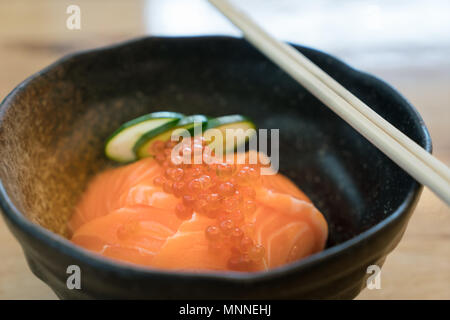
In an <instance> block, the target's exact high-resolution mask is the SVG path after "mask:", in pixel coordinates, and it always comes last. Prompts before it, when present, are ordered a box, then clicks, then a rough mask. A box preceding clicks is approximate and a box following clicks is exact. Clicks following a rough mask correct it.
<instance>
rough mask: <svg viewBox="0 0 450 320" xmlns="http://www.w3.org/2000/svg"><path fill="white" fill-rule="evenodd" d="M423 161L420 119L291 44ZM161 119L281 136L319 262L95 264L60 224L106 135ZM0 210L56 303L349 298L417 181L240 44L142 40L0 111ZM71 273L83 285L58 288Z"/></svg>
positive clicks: (388, 94)
mask: <svg viewBox="0 0 450 320" xmlns="http://www.w3.org/2000/svg"><path fill="white" fill-rule="evenodd" d="M296 48H297V49H298V50H300V51H301V52H302V53H304V54H305V55H306V56H307V57H308V58H309V59H311V60H312V61H313V62H315V63H316V64H317V65H319V66H320V67H321V68H323V69H324V70H325V71H326V72H328V73H329V74H330V75H331V76H332V77H334V78H335V79H336V80H337V81H339V82H340V83H341V84H343V85H344V86H345V87H346V88H348V89H349V90H350V91H351V92H352V93H354V94H355V95H356V96H358V97H359V98H360V99H362V100H363V101H364V102H366V103H367V104H368V105H369V106H371V107H372V108H373V109H374V110H375V111H376V112H377V113H379V114H380V115H381V116H383V117H384V118H385V119H386V120H387V121H389V122H390V123H392V124H393V125H394V126H396V127H397V128H398V129H400V130H401V131H402V132H404V133H405V134H406V135H408V136H409V137H410V138H412V139H413V140H414V141H416V142H417V143H418V144H419V145H421V146H422V147H424V148H425V149H426V150H428V151H429V152H430V151H431V140H430V136H429V133H428V131H427V129H426V127H425V125H424V123H423V121H422V119H421V118H420V116H419V114H418V113H417V111H416V110H415V109H414V108H413V107H412V106H411V105H410V104H409V103H408V102H407V101H406V100H405V99H404V98H403V97H402V96H401V95H399V94H398V93H397V92H396V91H395V90H394V89H393V88H391V87H390V86H389V85H387V84H386V83H384V82H382V81H380V80H378V79H376V78H374V77H373V76H370V75H368V74H365V73H362V72H359V71H357V70H354V69H352V68H351V67H349V66H347V65H346V64H344V63H342V62H340V61H339V60H337V59H336V58H334V57H332V56H330V55H328V54H325V53H322V52H319V51H316V50H313V49H309V48H305V47H300V46H297V47H296ZM158 110H172V111H177V112H182V113H186V114H193V113H203V114H207V115H210V116H219V115H223V114H233V113H240V114H244V115H246V116H248V117H250V118H252V119H254V120H255V122H256V124H257V126H258V127H259V128H267V129H271V128H279V129H280V169H281V172H282V173H284V174H286V175H287V176H288V177H289V178H291V179H292V180H293V181H294V182H295V183H297V185H298V186H300V188H302V189H303V190H304V191H305V193H306V194H308V195H309V196H310V198H311V199H312V200H313V202H314V203H315V205H316V206H317V207H318V208H319V210H320V211H321V212H323V213H324V215H325V217H326V219H327V221H328V224H329V230H330V234H329V240H328V243H327V248H326V250H324V251H323V252H321V253H318V254H315V255H313V256H311V257H308V258H306V259H303V260H301V261H298V262H295V263H292V264H289V265H286V266H284V267H281V268H277V269H274V270H271V271H268V272H265V273H255V274H239V273H209V274H207V273H203V274H195V273H184V272H180V273H176V272H167V271H163V270H154V269H144V268H140V267H137V266H130V265H125V264H121V263H115V262H112V261H109V260H106V259H102V258H99V257H97V256H96V255H94V254H91V253H89V252H87V251H85V250H83V249H81V248H78V247H76V246H74V245H72V244H71V243H70V242H69V241H68V240H67V239H66V238H65V236H67V230H66V223H67V220H68V219H69V217H70V215H71V214H72V212H73V208H74V206H75V204H76V202H77V200H78V199H79V196H80V194H81V193H82V192H83V190H84V188H85V187H86V184H87V183H88V181H89V179H90V178H91V177H92V176H93V175H94V174H95V173H97V172H98V171H100V170H102V169H103V168H105V167H106V166H108V165H110V163H109V162H108V160H107V159H106V158H105V156H104V154H103V143H104V141H105V139H106V138H107V136H108V135H109V134H110V133H111V132H112V131H113V130H114V129H115V128H116V127H118V126H119V125H120V124H121V123H123V122H125V121H127V120H129V119H132V118H135V117H137V116H139V115H142V114H145V113H149V112H152V111H158ZM0 179H1V184H0V205H1V208H2V211H3V214H4V217H5V221H6V223H7V225H8V226H9V228H10V229H11V231H12V232H13V234H14V235H15V236H16V238H17V239H18V240H19V242H20V244H21V245H22V247H23V250H24V253H25V256H26V259H27V261H28V264H29V265H30V268H31V270H32V271H33V272H34V273H35V274H36V275H37V276H38V277H39V278H40V279H42V280H43V281H44V282H46V283H47V284H48V285H49V286H50V287H51V288H52V289H53V290H54V291H55V292H56V294H57V295H58V297H60V298H138V299H168V298H190V299H196V298H209V299H216V298H217V299H220V298H253V299H259V298H262V299H276V298H328V299H329V298H353V297H355V296H356V295H357V294H358V293H359V292H360V290H361V289H362V288H363V287H364V286H365V281H366V279H367V277H368V276H369V275H370V274H368V273H367V272H366V271H367V267H368V266H369V265H372V264H377V265H379V266H381V265H382V263H383V262H384V259H385V258H386V255H387V254H388V253H389V252H390V251H392V250H393V249H394V247H395V246H396V245H397V243H398V242H399V241H400V239H401V237H402V235H403V233H404V231H405V228H406V225H407V222H408V220H409V217H410V215H411V213H412V211H413V208H414V206H415V204H416V202H417V200H418V198H419V195H420V192H421V189H422V188H421V186H420V185H419V184H418V183H417V182H416V181H415V180H413V179H412V178H411V177H410V176H409V175H408V174H407V173H405V172H404V171H402V170H401V169H400V168H399V167H398V166H397V165H396V164H394V163H393V162H392V161H391V160H389V159H388V158H387V157H386V156H385V155H383V154H382V153H381V152H380V151H378V150H377V149H376V148H375V147H374V146H372V145H371V144H370V143H369V142H368V141H367V140H366V139H365V138H363V137H362V136H361V135H359V134H358V133H357V132H356V131H355V130H354V129H352V128H351V127H350V126H349V125H348V124H347V123H346V122H344V121H343V120H341V119H340V118H339V117H338V116H336V115H335V114H334V113H333V112H331V111H330V110H329V109H328V108H326V107H325V106H324V105H322V103H320V102H319V101H318V100H317V99H316V98H314V97H313V96H312V95H311V94H309V93H308V92H307V91H306V90H305V89H304V88H302V87H301V86H299V85H298V84H297V83H296V82H295V81H293V80H292V79H291V78H290V77H289V76H287V75H286V74H285V73H284V72H283V71H281V70H280V69H278V68H277V67H276V66H275V65H274V64H272V63H271V62H270V61H268V60H267V59H266V58H265V57H264V56H262V55H261V54H260V53H259V52H257V51H256V50H255V49H254V48H253V47H251V46H250V45H249V44H248V43H247V42H246V41H244V40H242V39H236V38H229V37H198V38H144V39H139V40H134V41H131V42H127V43H124V44H120V45H117V46H113V47H109V48H102V49H96V50H91V51H87V52H83V53H76V54H74V55H71V56H68V57H66V58H63V59H62V60H60V61H58V62H56V63H55V64H53V65H51V66H50V67H48V68H46V69H44V70H43V71H41V72H39V73H37V74H35V75H33V76H31V77H30V78H29V79H27V80H25V81H24V82H23V83H22V84H21V85H19V86H18V87H17V88H15V89H14V90H13V91H12V92H11V93H10V94H9V95H8V96H7V97H6V99H5V100H4V101H3V103H2V105H1V109H0ZM69 265H78V266H79V267H80V268H81V272H82V273H81V275H82V278H81V290H76V289H74V290H70V289H68V288H67V286H66V280H67V277H68V276H69V275H68V274H67V267H68V266H69Z"/></svg>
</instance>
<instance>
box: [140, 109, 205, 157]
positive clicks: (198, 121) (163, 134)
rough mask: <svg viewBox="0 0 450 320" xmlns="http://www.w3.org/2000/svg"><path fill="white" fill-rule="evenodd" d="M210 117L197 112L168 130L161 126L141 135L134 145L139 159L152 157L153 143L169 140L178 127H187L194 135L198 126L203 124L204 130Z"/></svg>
mask: <svg viewBox="0 0 450 320" xmlns="http://www.w3.org/2000/svg"><path fill="white" fill-rule="evenodd" d="M208 119H209V118H208V117H207V116H204V115H201V114H196V115H192V116H187V117H184V118H183V119H181V120H180V122H178V123H177V125H176V126H175V127H170V128H167V129H166V130H160V128H156V129H154V130H150V131H148V132H146V133H145V134H144V135H142V136H141V138H140V139H139V140H138V141H137V142H136V144H135V145H134V147H133V150H134V152H135V153H136V155H137V157H138V158H139V159H141V158H146V157H152V156H154V154H153V152H152V150H151V145H152V144H153V143H154V142H155V141H157V140H161V141H168V140H169V139H170V137H171V136H172V133H173V132H174V131H175V130H176V129H186V130H188V131H189V133H190V134H191V136H192V135H194V131H195V128H196V127H198V126H201V127H202V128H201V129H202V130H203V128H204V127H205V125H206V123H207V122H208Z"/></svg>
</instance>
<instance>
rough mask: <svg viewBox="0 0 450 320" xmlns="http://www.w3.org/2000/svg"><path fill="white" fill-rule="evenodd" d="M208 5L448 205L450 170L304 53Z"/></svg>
mask: <svg viewBox="0 0 450 320" xmlns="http://www.w3.org/2000/svg"><path fill="white" fill-rule="evenodd" d="M208 1H209V2H210V3H211V4H212V5H214V6H215V7H216V8H217V9H218V10H219V11H220V12H222V13H223V14H224V15H225V16H226V17H227V18H228V19H229V20H230V21H231V22H232V23H233V24H234V25H235V26H236V27H238V28H239V29H240V30H241V31H242V32H243V34H244V36H245V38H246V39H247V40H248V41H249V42H250V43H252V44H253V45H254V46H255V47H256V48H257V49H259V50H260V51H261V52H262V53H264V54H265V55H266V56H267V57H268V58H269V59H270V60H272V62H274V63H275V64H277V65H278V66H279V67H280V68H281V69H283V70H284V71H285V72H287V73H288V74H289V75H290V76H291V77H292V78H294V79H295V80H296V81H297V82H298V83H299V84H301V85H302V86H304V87H305V88H306V89H307V90H308V91H310V92H311V93H312V94H313V95H314V96H315V97H316V98H318V99H319V100H320V101H321V102H323V103H324V104H325V105H326V106H328V107H329V108H330V109H331V110H333V111H334V112H335V113H336V114H337V115H339V116H340V117H341V118H342V119H344V120H345V121H346V122H347V123H349V124H350V125H351V126H352V127H353V128H354V129H356V130H357V131H358V132H359V133H360V134H361V135H363V136H364V137H365V138H366V139H367V140H369V141H370V142H371V143H372V144H374V145H375V146H376V147H377V148H378V149H380V150H381V151H382V152H383V153H384V154H386V155H387V156H388V157H389V158H391V159H392V160H393V161H394V162H395V163H397V165H399V166H400V167H401V168H402V169H403V170H405V171H406V172H408V173H409V174H410V175H411V176H412V177H413V178H415V179H416V180H417V181H418V182H420V183H422V184H423V185H425V186H427V187H429V188H430V189H431V190H432V191H433V192H434V193H435V194H436V195H437V196H439V197H440V198H441V199H442V200H443V201H445V202H446V203H447V205H450V169H449V168H448V167H447V166H446V165H445V164H443V163H442V162H441V161H439V160H438V159H436V158H435V157H433V156H432V155H431V154H429V153H428V152H426V151H425V150H424V149H423V148H421V147H420V146H419V145H418V144H416V143H415V142H414V141H412V140H411V139H410V138H408V137H407V136H406V135H404V134H403V133H402V132H401V131H400V130H398V129H397V128H395V127H394V126H392V125H391V124H390V123H389V122H387V121H386V120H384V119H383V118H382V117H381V116H380V115H378V114H377V113H376V112H375V111H373V110H372V109H371V108H370V107H369V106H367V105H366V104H365V103H364V102H362V101H361V100H360V99H358V98H357V97H356V96H354V95H353V94H352V93H351V92H350V91H348V90H347V89H345V88H344V87H343V86H342V85H341V84H339V83H338V82H337V81H336V80H334V79H333V78H332V77H330V76H329V75H328V74H327V73H325V72H324V71H323V70H322V69H320V68H319V67H318V66H317V65H315V64H314V63H313V62H312V61H310V60H309V59H308V58H306V57H305V56H304V55H303V54H301V53H300V52H298V51H297V50H296V49H294V48H293V47H292V46H290V45H289V44H287V43H284V42H281V41H279V40H277V39H275V38H273V37H272V36H271V35H269V34H268V33H267V32H266V31H264V30H263V29H262V28H261V27H259V26H258V25H257V24H256V23H255V22H253V21H252V20H251V19H250V18H249V17H248V16H247V15H246V14H244V13H243V12H242V11H240V10H238V9H237V8H236V7H234V6H233V5H232V4H231V3H230V2H229V1H228V0H208Z"/></svg>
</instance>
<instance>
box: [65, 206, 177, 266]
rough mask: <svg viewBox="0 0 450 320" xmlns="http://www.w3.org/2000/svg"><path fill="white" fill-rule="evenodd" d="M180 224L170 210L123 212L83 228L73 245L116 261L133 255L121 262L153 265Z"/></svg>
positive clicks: (150, 209)
mask: <svg viewBox="0 0 450 320" xmlns="http://www.w3.org/2000/svg"><path fill="white" fill-rule="evenodd" d="M181 223H182V221H181V220H180V219H178V218H177V217H176V216H175V215H174V214H173V213H171V212H170V211H167V210H163V209H157V208H153V207H148V206H135V207H131V208H121V209H117V210H115V211H113V212H111V213H110V214H108V215H105V216H102V217H99V218H96V219H93V220H91V221H90V222H88V223H86V224H84V225H83V226H81V227H80V228H79V229H77V230H76V231H75V233H74V235H73V237H72V241H73V242H74V243H76V244H78V245H80V246H83V247H85V248H87V249H89V250H91V251H95V252H97V253H101V254H103V255H104V256H108V257H113V258H114V257H117V256H118V255H119V256H121V257H126V252H131V253H132V254H131V256H130V257H129V259H121V260H124V261H128V262H135V263H139V264H142V261H141V260H142V259H141V258H143V257H145V260H146V261H147V262H149V261H151V259H152V258H153V256H154V255H155V254H156V253H158V252H159V250H160V248H161V246H162V245H163V244H164V243H165V242H166V239H167V238H168V237H170V236H172V235H174V234H175V233H176V232H177V230H178V228H179V226H180V224H181ZM121 248H122V249H123V250H122V249H121ZM137 258H139V259H138V260H139V261H140V262H138V261H137V260H135V259H137Z"/></svg>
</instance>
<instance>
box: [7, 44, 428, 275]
mask: <svg viewBox="0 0 450 320" xmlns="http://www.w3.org/2000/svg"><path fill="white" fill-rule="evenodd" d="M180 40H181V41H186V40H191V41H223V42H233V41H234V42H241V43H243V44H248V43H247V42H246V41H245V39H243V38H240V37H234V36H223V35H208V36H182V37H179V36H173V37H172V36H144V37H139V38H134V39H130V40H127V41H124V42H119V43H116V44H113V45H108V46H102V47H99V48H94V49H87V50H81V51H76V52H74V53H70V54H67V55H65V56H63V57H62V58H59V59H58V60H56V61H55V62H54V63H52V64H50V65H49V66H47V67H45V68H44V69H42V70H40V71H38V72H36V73H34V74H33V75H31V76H29V77H28V78H26V79H25V80H24V81H22V82H21V83H20V84H19V85H17V86H16V87H15V88H14V89H13V90H12V91H11V92H10V93H9V94H8V95H7V96H6V97H5V98H4V99H3V101H2V102H1V103H0V128H1V123H2V121H3V117H4V114H5V112H6V110H7V109H8V108H9V107H10V104H11V102H12V101H13V99H14V98H15V96H17V94H19V93H20V92H21V91H22V90H24V89H25V88H26V87H27V86H28V85H29V84H30V83H31V82H33V81H34V80H35V79H37V78H39V77H41V76H43V75H45V74H46V73H48V72H50V71H51V70H52V69H53V68H55V67H57V66H59V65H62V64H65V63H67V62H69V61H71V60H75V59H77V58H81V57H85V56H87V55H90V54H97V53H102V52H107V51H113V50H115V49H120V48H122V47H126V46H128V45H138V44H139V43H141V42H147V41H180ZM248 45H249V44H248ZM293 45H294V46H295V47H296V48H297V49H300V50H305V51H309V52H310V53H312V54H316V55H319V56H323V57H326V58H330V59H331V60H332V61H333V63H336V64H338V65H339V67H340V68H345V69H347V71H348V72H349V73H350V75H351V76H352V77H355V76H358V77H363V78H365V79H367V80H370V81H371V82H376V83H377V84H378V85H379V86H380V87H381V89H382V90H384V91H387V92H390V93H391V94H392V95H393V96H394V97H395V98H397V99H399V101H400V103H401V104H402V105H403V106H404V107H405V111H406V112H409V114H410V116H412V117H413V118H415V121H417V122H418V123H419V125H420V129H421V133H422V135H423V141H421V142H420V144H421V145H422V147H423V148H424V149H425V150H426V151H428V152H430V153H431V151H432V144H431V136H430V133H429V131H428V129H427V127H426V125H425V123H424V121H423V119H422V117H421V116H420V114H419V113H418V111H417V110H416V109H415V107H414V106H413V105H412V104H411V103H409V101H407V100H406V99H405V98H404V97H403V96H402V95H401V94H400V93H399V92H398V91H397V90H395V89H394V88H393V87H392V86H391V85H389V84H387V83H386V82H385V81H383V80H381V79H379V78H378V77H376V76H373V75H371V74H369V73H366V72H363V71H360V70H358V69H355V68H353V67H351V66H349V65H348V64H347V63H345V62H343V61H341V60H340V59H338V58H336V57H334V56H333V55H330V54H328V53H325V52H323V51H321V50H317V49H313V48H310V47H307V46H301V45H297V44H293ZM254 50H255V51H256V49H254ZM421 190H422V185H420V184H419V183H418V182H417V181H415V180H413V181H412V184H411V186H410V188H409V191H408V193H407V195H406V197H405V199H404V200H403V202H402V203H401V204H400V206H399V207H398V208H397V209H396V210H395V211H394V212H392V213H391V214H390V215H389V216H388V217H386V218H384V219H383V220H381V221H380V222H379V223H377V224H376V225H374V226H373V227H371V228H369V229H367V230H365V231H363V232H362V233H360V234H358V235H356V236H354V237H353V238H351V239H349V240H346V241H344V242H342V243H339V244H337V245H335V246H332V247H330V248H326V249H325V250H323V251H321V252H319V253H316V254H313V255H311V256H309V257H306V258H304V259H301V260H299V261H296V262H293V263H290V264H287V265H284V266H281V267H277V268H274V269H271V270H268V271H261V272H253V273H240V272H211V273H207V272H199V273H196V272H188V271H170V270H162V269H157V268H150V267H143V266H139V265H134V264H131V263H125V262H120V261H115V260H111V259H108V258H104V257H101V256H99V255H97V254H95V253H92V252H90V251H88V250H85V249H83V248H81V247H79V246H76V245H74V244H72V243H71V242H70V241H69V240H68V239H66V238H64V237H62V236H60V235H58V234H56V233H53V232H52V231H50V230H48V229H46V228H44V227H41V226H40V225H38V224H36V223H34V222H32V221H30V220H28V219H27V218H26V216H25V215H24V214H22V213H21V212H20V210H19V209H17V207H16V206H15V205H14V204H13V203H12V201H11V199H10V198H9V196H8V194H7V192H6V189H5V187H4V185H3V181H2V180H1V179H0V208H1V209H2V210H0V211H2V212H3V214H4V216H5V219H6V220H9V221H7V222H10V223H12V224H14V225H15V226H16V227H18V228H19V229H21V230H22V231H23V232H25V233H27V234H28V235H30V236H31V237H32V238H34V239H36V240H38V241H40V242H42V243H43V244H45V245H46V246H48V247H50V248H52V249H53V250H57V251H59V253H61V254H63V255H66V256H69V257H70V258H73V259H75V260H76V261H82V262H83V263H84V264H86V265H88V266H90V267H92V268H95V269H96V268H100V269H105V268H106V269H108V271H109V272H112V273H115V274H127V275H129V274H130V273H132V274H135V275H138V276H140V277H149V278H150V277H154V276H158V277H170V278H172V279H173V278H190V279H192V280H214V281H227V282H236V283H243V282H245V283H257V282H262V281H267V280H271V279H275V278H278V277H281V276H285V275H287V274H295V273H297V272H301V271H307V270H310V269H311V268H314V267H315V266H317V265H319V264H321V263H322V262H324V261H326V260H331V259H333V258H336V257H337V256H338V255H339V254H341V253H343V252H344V251H346V250H348V249H351V248H353V247H357V246H358V245H361V244H363V243H364V242H366V241H369V240H370V239H372V238H374V237H375V236H377V235H378V234H379V232H380V231H381V230H382V229H385V228H388V227H389V226H392V225H394V224H395V223H396V222H398V221H399V220H401V218H402V217H403V216H404V215H406V214H407V213H408V212H409V211H410V210H411V209H412V208H413V207H414V206H415V204H416V202H417V200H418V198H419V197H420V193H421ZM14 235H15V234H14ZM15 237H16V238H17V236H16V235H15ZM19 242H20V244H21V246H22V247H23V246H24V245H23V244H22V242H21V241H19ZM356 267H357V266H355V268H356ZM349 271H350V270H349ZM337 276H338V274H336V275H335V277H337ZM328 280H330V278H328Z"/></svg>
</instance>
